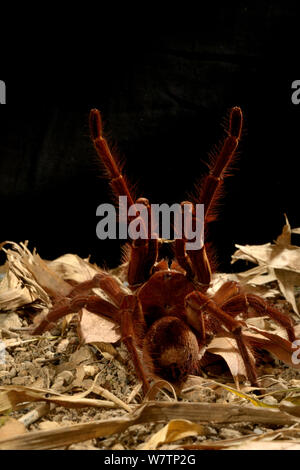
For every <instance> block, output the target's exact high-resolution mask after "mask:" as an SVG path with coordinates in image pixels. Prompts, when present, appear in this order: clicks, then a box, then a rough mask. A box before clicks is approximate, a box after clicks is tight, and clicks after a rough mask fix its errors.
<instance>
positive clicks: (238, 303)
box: [221, 294, 296, 342]
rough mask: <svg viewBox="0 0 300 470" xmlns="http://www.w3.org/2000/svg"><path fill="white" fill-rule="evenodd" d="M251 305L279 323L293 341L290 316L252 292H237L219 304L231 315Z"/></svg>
mask: <svg viewBox="0 0 300 470" xmlns="http://www.w3.org/2000/svg"><path fill="white" fill-rule="evenodd" d="M249 307H252V308H253V310H254V311H255V312H257V313H258V314H259V315H268V316H269V317H271V318H272V319H273V320H275V321H276V322H277V323H278V324H279V325H281V326H282V327H283V328H285V330H286V332H287V335H288V339H289V341H291V342H293V341H294V340H295V338H296V336H295V331H294V326H293V321H292V319H291V318H290V317H288V316H287V315H285V314H284V313H282V312H280V311H279V310H278V309H277V308H275V307H272V306H271V305H269V304H268V303H267V302H265V301H264V299H261V298H260V297H258V296H257V295H254V294H239V295H235V296H233V297H232V298H231V299H228V300H227V301H226V302H224V303H223V304H222V305H221V308H222V310H224V311H225V312H227V313H229V314H230V315H232V316H236V315H238V314H240V313H246V312H247V310H248V308H249Z"/></svg>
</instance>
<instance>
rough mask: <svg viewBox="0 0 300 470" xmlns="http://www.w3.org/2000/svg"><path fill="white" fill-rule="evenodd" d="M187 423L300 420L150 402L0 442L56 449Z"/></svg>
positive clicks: (251, 410)
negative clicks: (154, 425) (140, 427)
mask: <svg viewBox="0 0 300 470" xmlns="http://www.w3.org/2000/svg"><path fill="white" fill-rule="evenodd" d="M171 420H187V421H192V422H196V423H203V424H208V423H242V422H252V423H253V422H254V423H266V424H276V425H281V426H285V425H292V424H296V423H299V421H300V419H299V418H298V417H296V416H292V415H291V414H289V413H286V412H282V411H279V410H275V409H268V408H260V407H254V406H243V407H241V406H240V405H231V404H228V403H226V404H220V403H209V404H208V403H197V402H192V403H184V402H163V403H159V402H148V403H147V404H145V405H142V406H141V407H139V408H138V409H137V410H136V412H135V413H133V414H131V415H126V416H125V417H122V418H112V419H110V420H103V421H93V422H91V423H83V424H75V425H72V426H64V427H62V428H59V429H54V430H51V431H32V432H30V433H26V434H22V435H17V436H15V437H12V438H8V439H1V440H0V449H20V450H25V449H32V450H33V449H37V450H43V449H55V448H59V447H65V446H68V445H70V444H72V443H75V442H83V441H86V440H89V439H93V438H99V437H108V436H110V435H112V434H115V433H120V432H123V431H125V429H127V428H128V427H130V426H134V425H136V424H146V423H150V422H163V421H171Z"/></svg>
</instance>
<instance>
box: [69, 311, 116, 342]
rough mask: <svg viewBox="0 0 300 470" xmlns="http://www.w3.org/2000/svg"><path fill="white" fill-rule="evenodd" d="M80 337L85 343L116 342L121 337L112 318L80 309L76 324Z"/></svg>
mask: <svg viewBox="0 0 300 470" xmlns="http://www.w3.org/2000/svg"><path fill="white" fill-rule="evenodd" d="M78 332H79V335H80V339H81V341H82V342H83V343H84V344H87V343H116V342H117V341H118V340H119V339H120V338H121V332H120V326H119V325H118V324H116V323H115V322H113V321H112V320H110V319H108V318H105V317H102V316H100V315H96V314H94V313H91V312H89V311H88V310H86V309H85V308H83V309H82V310H81V318H80V322H79V326H78Z"/></svg>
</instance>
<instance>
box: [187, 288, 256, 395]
mask: <svg viewBox="0 0 300 470" xmlns="http://www.w3.org/2000/svg"><path fill="white" fill-rule="evenodd" d="M185 309H186V314H187V321H188V323H189V324H190V325H191V326H192V327H193V328H195V329H196V330H197V331H199V333H200V334H201V337H202V339H203V341H205V336H206V334H205V333H206V327H207V318H206V316H208V317H209V316H212V317H213V318H214V319H215V320H217V322H219V324H220V326H222V327H225V328H226V329H227V330H228V331H229V333H231V334H232V336H233V337H234V339H235V340H236V343H237V347H238V349H239V351H240V353H241V356H242V359H243V362H244V365H245V369H246V373H247V377H248V379H249V381H250V382H251V384H252V385H254V386H256V387H258V382H257V374H256V369H255V363H254V359H253V357H252V356H251V354H250V353H249V345H248V344H247V341H246V338H245V336H244V335H243V333H242V326H243V323H242V322H240V321H238V320H235V319H234V318H232V316H231V315H229V314H228V313H227V312H225V311H224V310H223V309H222V308H220V307H219V306H218V305H217V304H216V303H215V301H214V300H213V299H211V298H209V297H207V296H206V295H205V294H203V293H201V292H198V291H194V292H191V293H190V294H188V295H187V296H186V298H185Z"/></svg>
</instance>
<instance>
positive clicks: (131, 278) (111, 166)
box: [90, 109, 157, 285]
mask: <svg viewBox="0 0 300 470" xmlns="http://www.w3.org/2000/svg"><path fill="white" fill-rule="evenodd" d="M90 130H91V136H92V140H93V142H94V146H95V149H96V152H97V154H98V156H99V158H100V160H101V162H102V163H103V165H104V167H105V170H106V173H107V177H108V179H109V180H110V186H111V188H112V190H113V193H114V195H115V196H116V197H117V198H118V197H119V196H126V197H127V202H128V205H129V206H134V204H135V203H134V196H133V194H132V193H131V191H130V189H129V187H128V183H127V182H126V179H125V176H124V175H123V174H122V171H121V168H120V165H118V163H117V161H116V159H115V158H114V157H113V155H112V153H111V151H110V149H109V146H108V144H107V141H106V139H105V138H104V137H103V132H102V121H101V115H100V112H99V111H98V110H97V109H92V110H91V112H90ZM136 204H143V205H146V207H147V210H148V214H149V218H151V213H150V205H149V202H148V201H147V199H144V198H140V199H138V200H137V201H136ZM135 218H136V217H134V216H133V217H128V220H127V222H128V221H130V220H131V221H132V220H133V219H135ZM139 222H140V223H141V224H143V220H142V219H141V218H140V219H139ZM156 258H157V240H155V239H154V240H150V237H148V239H142V238H139V239H137V240H132V241H131V256H130V261H129V268H128V282H129V284H130V285H135V284H140V283H142V282H144V281H145V280H146V279H147V278H148V277H149V273H150V271H151V269H152V267H153V265H154V263H155V261H156Z"/></svg>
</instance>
